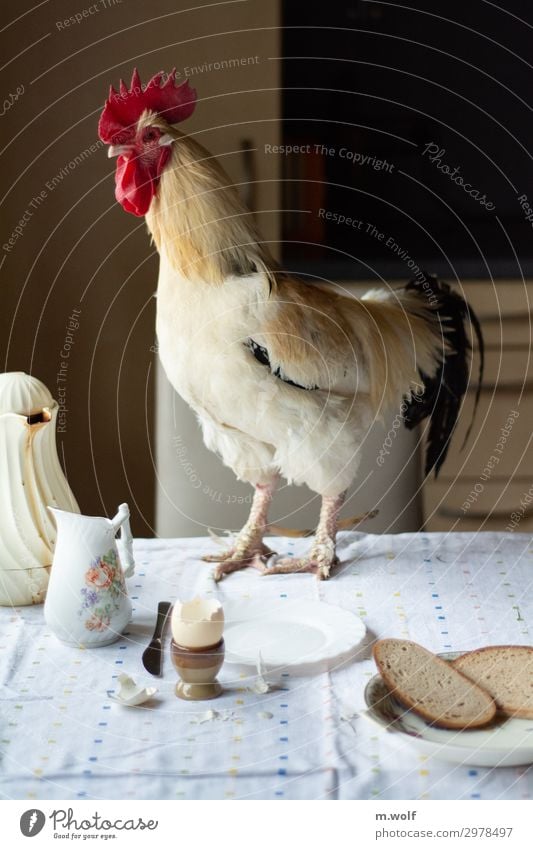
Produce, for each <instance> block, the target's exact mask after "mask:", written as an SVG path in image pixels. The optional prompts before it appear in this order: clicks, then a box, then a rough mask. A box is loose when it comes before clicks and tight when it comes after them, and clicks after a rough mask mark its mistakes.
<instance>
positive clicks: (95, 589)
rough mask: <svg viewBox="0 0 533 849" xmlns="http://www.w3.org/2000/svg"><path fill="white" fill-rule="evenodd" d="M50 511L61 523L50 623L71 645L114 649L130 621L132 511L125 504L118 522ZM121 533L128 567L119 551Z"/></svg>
mask: <svg viewBox="0 0 533 849" xmlns="http://www.w3.org/2000/svg"><path fill="white" fill-rule="evenodd" d="M49 510H50V511H51V512H52V513H53V515H54V518H55V520H56V524H57V542H56V546H55V551H54V559H53V562H52V571H51V574H50V583H49V585H48V593H47V595H46V601H45V605H44V618H45V620H46V623H47V625H48V627H49V628H50V629H51V630H52V631H53V632H54V634H55V635H56V637H58V638H59V639H60V640H62V642H64V643H67V644H68V645H71V646H72V645H74V646H87V647H88V648H90V647H92V646H106V645H109V643H113V642H114V641H115V640H118V638H119V637H120V635H121V633H122V630H123V629H124V628H125V627H126V625H127V624H128V622H129V620H130V617H131V602H130V600H129V598H128V594H127V590H126V582H125V580H124V578H125V577H130V575H133V572H134V569H135V563H134V560H133V548H132V542H133V541H132V536H131V530H130V521H129V518H130V511H129V507H128V505H127V504H121V505H120V507H119V508H118V513H117V515H116V516H115V517H114V518H113V519H106V518H104V517H98V516H82V515H80V514H79V513H68V512H66V511H65V510H57V509H55V508H53V507H50V508H49ZM119 529H120V531H121V543H122V546H121V547H122V549H123V560H124V565H125V568H123V567H122V564H121V561H120V557H119V552H118V547H117V540H116V535H117V533H118V531H119Z"/></svg>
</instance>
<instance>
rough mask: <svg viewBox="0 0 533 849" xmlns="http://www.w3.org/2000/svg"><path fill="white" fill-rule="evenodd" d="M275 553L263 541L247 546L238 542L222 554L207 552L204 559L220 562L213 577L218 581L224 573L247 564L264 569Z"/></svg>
mask: <svg viewBox="0 0 533 849" xmlns="http://www.w3.org/2000/svg"><path fill="white" fill-rule="evenodd" d="M275 553H276V552H275V551H272V550H271V549H270V548H269V547H268V546H267V545H265V544H264V543H263V542H260V543H256V544H255V545H254V544H251V545H250V544H248V545H246V546H242V545H239V544H238V543H237V545H235V546H234V547H233V548H230V549H229V550H228V551H224V552H222V553H221V554H206V555H205V557H203V558H202V560H205V561H206V562H207V563H218V564H219V565H218V566H217V567H216V568H215V570H214V572H213V578H214V579H215V581H217V582H218V581H220V580H222V578H223V577H224V575H229V574H230V572H236V571H237V570H238V569H245V568H246V567H247V566H253V567H254V568H256V569H259V570H260V571H263V568H264V567H265V563H266V561H267V560H268V559H269V558H270V557H272V556H275Z"/></svg>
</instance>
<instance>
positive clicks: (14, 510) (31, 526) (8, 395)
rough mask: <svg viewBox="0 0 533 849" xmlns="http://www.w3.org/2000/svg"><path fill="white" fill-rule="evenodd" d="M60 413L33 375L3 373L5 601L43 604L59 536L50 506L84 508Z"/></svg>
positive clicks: (1, 549)
mask: <svg viewBox="0 0 533 849" xmlns="http://www.w3.org/2000/svg"><path fill="white" fill-rule="evenodd" d="M58 412H59V405H58V403H57V401H54V399H53V398H52V396H51V394H50V392H49V391H48V389H47V388H46V386H45V385H44V383H42V382H41V381H40V380H37V378H36V377H33V375H30V374H24V372H21V371H16V372H7V373H6V374H0V605H6V606H18V605H20V604H42V602H43V601H44V597H45V595H46V588H47V586H48V577H49V573H50V565H51V563H52V556H53V550H54V544H55V539H56V527H55V523H54V520H53V518H52V516H51V515H50V514H49V513H48V511H47V509H46V507H47V505H48V504H51V505H52V506H53V507H58V508H60V509H62V510H72V511H78V512H79V508H78V505H77V503H76V499H75V498H74V496H73V494H72V492H71V490H70V487H69V485H68V483H67V479H66V478H65V475H64V474H63V469H62V468H61V465H60V463H59V457H58V456H57V448H56V424H57V416H58Z"/></svg>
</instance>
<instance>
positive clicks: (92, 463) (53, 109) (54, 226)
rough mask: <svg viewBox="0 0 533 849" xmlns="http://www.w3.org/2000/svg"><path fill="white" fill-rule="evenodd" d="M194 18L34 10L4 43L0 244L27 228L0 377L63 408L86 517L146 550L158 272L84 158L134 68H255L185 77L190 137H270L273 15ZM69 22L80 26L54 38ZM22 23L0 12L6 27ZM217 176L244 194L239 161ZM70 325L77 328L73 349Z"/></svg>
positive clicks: (273, 227)
mask: <svg viewBox="0 0 533 849" xmlns="http://www.w3.org/2000/svg"><path fill="white" fill-rule="evenodd" d="M201 5H207V4H205V3H203V4H201V3H199V2H196V0H187V2H184V0H178V2H176V0H155V2H150V3H143V2H138V0H137V1H136V0H123V2H122V3H119V2H115V3H113V1H112V0H106V2H105V3H104V2H102V0H100V2H97V3H93V4H91V3H86V4H84V2H83V0H80V1H79V2H70V3H67V2H54V3H45V4H44V5H41V6H40V7H39V8H36V9H35V10H34V11H32V12H31V13H29V14H27V15H25V16H24V17H22V18H21V19H20V20H19V21H16V22H15V23H13V24H12V25H11V26H8V28H7V29H6V30H5V31H4V32H3V33H2V37H3V39H4V42H3V43H4V49H3V55H4V57H5V59H4V61H7V60H8V59H11V61H10V62H9V64H8V65H7V67H6V68H5V69H4V71H3V72H2V73H3V85H2V91H3V92H4V96H5V97H6V98H8V97H9V94H10V93H11V94H15V93H16V92H17V89H18V90H19V97H18V99H17V100H15V101H14V102H13V104H12V105H11V106H8V108H6V112H5V115H4V116H3V117H2V127H3V130H4V133H3V145H4V144H7V148H6V149H5V152H4V154H3V158H2V163H3V167H2V195H3V196H4V195H5V200H4V201H3V205H2V221H1V229H2V233H1V236H2V238H1V242H2V244H6V243H8V240H9V238H10V237H11V238H13V239H14V237H12V236H11V234H12V233H13V231H14V229H15V227H16V226H17V225H18V224H19V221H20V219H21V218H23V217H24V216H25V218H26V222H25V224H24V226H23V228H22V235H21V236H20V237H18V238H17V239H16V241H15V243H14V244H13V245H8V247H9V248H10V249H9V250H4V249H2V252H1V257H0V258H1V260H2V267H1V271H0V285H1V290H0V322H1V325H0V356H1V364H0V370H2V371H5V370H21V369H24V370H26V371H31V372H33V373H34V374H35V375H36V376H38V377H40V378H41V379H42V380H44V381H45V382H46V383H47V384H48V386H49V387H50V389H51V391H52V392H53V394H54V395H55V397H56V398H57V397H58V395H59V393H60V392H62V393H63V394H62V397H63V398H64V400H65V405H66V407H67V413H66V415H65V432H64V433H60V434H59V435H58V440H59V448H60V453H61V455H62V457H63V458H64V462H65V466H66V470H67V474H68V477H69V481H70V483H71V486H72V488H73V490H74V491H75V493H76V496H77V498H78V500H79V502H80V505H81V507H82V510H83V511H84V512H88V513H99V514H100V513H107V514H111V513H113V512H114V510H115V508H116V506H117V504H118V503H119V502H120V501H122V500H125V499H126V500H128V501H129V502H130V504H131V506H132V508H133V528H134V532H135V533H136V534H137V535H149V534H151V532H152V528H153V524H154V497H155V472H154V468H153V452H154V447H153V422H154V385H155V362H156V359H155V355H154V353H153V350H152V347H153V345H154V341H155V340H154V300H153V298H152V294H153V292H154V291H155V288H156V281H157V257H156V255H155V254H154V251H153V249H152V248H151V246H150V244H149V240H148V237H147V234H146V231H145V226H144V221H142V220H139V219H136V218H134V217H133V216H130V215H126V214H125V213H124V212H123V211H122V209H121V208H120V207H119V206H118V205H117V204H116V203H115V201H114V196H113V187H114V186H113V171H114V164H113V163H110V162H109V161H108V159H107V158H106V155H105V151H104V150H103V149H102V148H100V147H99V146H98V147H95V145H96V143H97V131H96V128H97V121H98V116H99V113H100V110H101V108H102V105H103V101H104V99H105V96H106V93H107V89H108V85H109V83H110V82H114V83H115V84H116V83H117V82H118V79H119V77H120V76H121V75H123V76H124V77H126V78H129V76H130V74H131V69H132V67H133V65H134V64H137V65H138V67H139V70H140V73H141V77H142V78H143V79H145V78H147V77H148V76H149V75H150V74H152V73H154V72H155V71H156V70H159V69H161V68H163V69H170V68H171V67H172V66H173V65H176V66H177V68H178V71H181V72H182V74H185V67H186V66H193V65H194V66H201V65H203V64H204V63H209V62H211V63H215V62H218V61H220V60H221V59H224V58H228V57H252V56H255V55H257V56H258V57H259V60H258V61H257V62H255V60H254V62H253V64H250V65H248V66H247V65H244V66H243V67H239V68H238V69H236V70H230V71H224V70H216V69H211V70H208V69H206V70H203V71H202V72H198V73H197V74H195V75H194V76H193V77H192V82H193V83H194V84H195V85H196V87H197V88H198V93H199V98H200V102H199V106H198V109H197V111H196V114H195V115H194V116H193V118H192V119H191V121H190V122H189V127H190V129H191V131H196V132H198V138H199V139H200V141H202V142H203V143H204V144H206V145H207V146H208V147H210V148H211V149H213V150H214V151H215V152H216V153H222V154H224V153H228V152H229V151H232V150H235V149H236V148H237V147H238V146H239V144H240V143H241V142H242V140H243V139H246V138H249V136H250V132H252V131H253V132H254V133H255V135H256V137H259V136H260V135H261V133H262V132H263V131H264V132H265V133H266V134H267V135H269V136H272V135H274V136H275V135H276V133H277V131H278V127H277V116H278V111H277V106H276V103H277V91H276V94H275V95H274V96H273V95H272V94H271V93H270V92H260V91H259V92H258V91H257V89H260V88H273V89H275V90H276V89H277V86H278V71H277V63H276V62H274V61H271V60H269V58H268V57H269V56H270V55H272V54H271V48H272V46H273V45H274V44H275V39H276V37H277V36H273V30H272V29H271V27H272V25H273V24H274V25H275V23H276V15H277V11H276V4H272V6H270V5H269V4H265V3H261V2H256V0H250V2H246V3H242V2H233V3H224V4H219V5H218V6H212V5H211V6H209V7H208V8H205V9H203V10H202V9H199V10H197V11H196V10H194V9H193V10H192V11H187V12H184V13H180V8H181V9H184V8H187V9H191V7H195V6H201ZM91 9H92V10H93V11H92V12H91ZM84 10H85V13H86V14H85V16H83V15H84ZM80 13H81V14H82V19H81V21H80V22H70V23H69V25H68V26H67V25H66V24H65V20H66V19H68V18H69V16H72V15H76V14H80ZM18 14H22V13H21V10H20V9H18V8H17V7H16V6H12V5H11V6H5V7H4V16H5V17H4V20H3V22H2V26H4V25H7V24H8V23H9V22H10V21H12V20H13V19H15V18H16V17H17V15H18ZM262 27H267V28H266V29H262ZM250 29H254V30H255V33H250V32H248V30H250ZM32 45H33V46H32ZM27 48H29V49H27ZM274 55H276V53H275V52H274ZM22 88H23V91H21V89H22ZM243 90H244V92H243ZM247 91H248V93H247ZM235 92H243V93H241V94H235ZM257 115H259V116H263V117H264V118H265V123H264V125H262V128H258V126H257V124H255V123H254V124H249V123H248V121H249V120H250V116H253V117H257ZM224 124H227V125H229V129H228V130H224V129H221V128H220V126H221V125H224ZM217 127H218V129H217ZM84 151H85V153H84ZM80 156H81V157H82V158H81V160H79V159H78V160H77V161H76V157H80ZM224 163H225V165H226V167H228V168H229V170H230V171H231V173H232V174H233V175H234V176H235V179H236V180H239V179H242V175H243V163H242V157H240V156H238V155H229V156H225V157H224ZM256 166H257V163H256ZM268 167H271V166H270V165H267V168H268ZM272 167H273V166H272ZM54 177H56V178H57V179H56V180H55V182H52V181H53V180H54ZM36 197H38V198H39V199H38V201H35V200H34V198H36ZM277 197H278V186H277V185H276V182H275V180H274V181H273V182H265V183H264V184H263V186H262V187H261V188H260V189H259V191H258V192H256V195H255V203H256V205H257V207H258V208H259V209H261V208H263V209H273V208H276V207H277V205H278V202H277ZM261 225H262V227H263V228H264V232H265V233H266V236H267V238H273V239H275V238H276V237H277V217H276V215H275V214H273V213H268V214H266V215H263V216H262V220H261ZM74 310H79V311H80V312H79V313H73V311H74ZM73 314H74V315H75V316H76V317H77V318H78V321H79V327H78V328H77V329H76V330H75V331H74V332H73V333H72V336H73V340H69V339H68V338H67V329H66V327H67V324H68V322H69V318H70V316H72V315H73ZM66 339H67V342H68V344H70V349H69V350H68V351H65V340H66ZM65 353H68V355H69V356H68V358H67V357H65ZM62 363H63V366H62ZM64 363H66V364H67V365H66V366H65V365H64ZM61 369H62V371H60V370H61ZM58 373H59V378H58ZM0 472H1V470H0Z"/></svg>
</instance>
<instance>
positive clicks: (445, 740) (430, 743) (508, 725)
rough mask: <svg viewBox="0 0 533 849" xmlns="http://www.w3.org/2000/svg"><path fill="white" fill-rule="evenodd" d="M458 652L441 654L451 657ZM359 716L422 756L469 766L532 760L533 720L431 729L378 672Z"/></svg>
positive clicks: (523, 762)
mask: <svg viewBox="0 0 533 849" xmlns="http://www.w3.org/2000/svg"><path fill="white" fill-rule="evenodd" d="M460 654H461V652H454V653H448V654H441V655H439V657H442V658H444V660H453V659H454V658H456V657H459V656H460ZM365 702H366V705H367V708H368V710H367V711H363V712H362V715H363V716H365V717H366V718H367V719H370V720H371V721H372V722H375V723H377V724H378V725H380V726H381V727H382V728H385V729H386V730H387V731H388V732H390V734H391V740H394V739H395V740H396V741H397V742H406V741H407V742H408V743H410V744H412V745H413V746H414V747H415V748H417V749H418V750H419V751H421V752H423V753H424V754H425V755H430V756H432V757H434V758H438V759H439V760H442V761H448V762H450V763H462V764H469V765H471V766H491V767H494V766H523V765H524V764H530V763H533V719H503V720H502V721H500V722H498V723H497V724H495V725H492V726H490V727H488V728H478V729H472V730H470V731H454V730H450V729H447V728H435V726H433V725H430V724H429V723H427V722H426V721H425V720H424V719H422V717H420V716H418V715H417V714H416V713H414V712H413V711H410V710H407V709H406V708H404V707H403V706H402V705H401V704H400V703H399V702H398V701H397V700H396V699H395V698H394V696H392V695H391V694H390V693H389V691H388V690H387V687H386V686H385V683H384V681H383V679H382V678H381V676H380V675H375V676H374V677H373V678H372V679H371V680H370V681H369V682H368V684H367V686H366V689H365Z"/></svg>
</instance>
